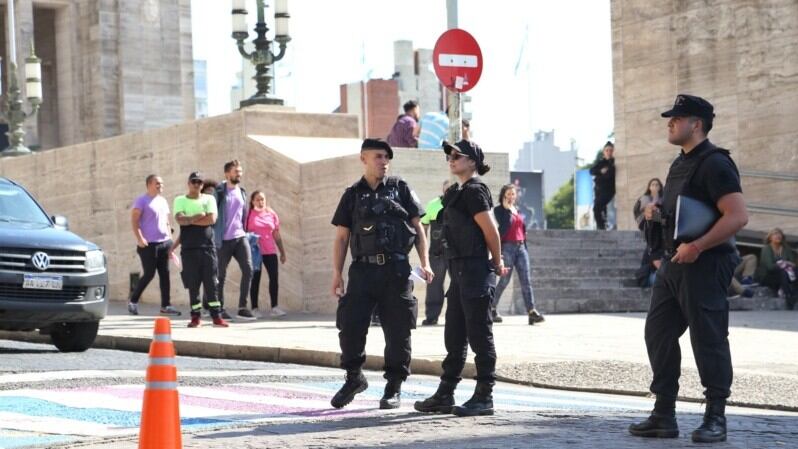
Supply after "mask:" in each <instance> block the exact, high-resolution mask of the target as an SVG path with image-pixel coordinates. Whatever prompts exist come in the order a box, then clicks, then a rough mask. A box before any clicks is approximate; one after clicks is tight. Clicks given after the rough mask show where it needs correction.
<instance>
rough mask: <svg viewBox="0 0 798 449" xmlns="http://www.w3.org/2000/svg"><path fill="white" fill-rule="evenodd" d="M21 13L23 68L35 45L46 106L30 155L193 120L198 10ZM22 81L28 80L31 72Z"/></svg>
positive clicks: (149, 0)
mask: <svg viewBox="0 0 798 449" xmlns="http://www.w3.org/2000/svg"><path fill="white" fill-rule="evenodd" d="M5 3H6V2H3V4H2V7H1V9H2V14H0V16H2V18H1V19H0V29H2V32H1V33H0V34H1V35H2V36H0V48H2V58H3V70H4V73H5V70H6V67H7V61H8V58H7V53H8V50H7V48H6V47H7V45H6V23H5V22H6V19H5V17H6V8H5ZM15 5H16V8H15V19H16V29H17V31H16V32H17V34H16V36H17V39H16V42H17V56H18V58H19V60H20V63H22V62H23V60H24V58H25V57H26V56H27V55H29V54H30V46H31V42H34V43H35V47H36V53H37V55H38V56H39V57H40V58H41V59H42V81H43V97H44V103H43V105H42V109H41V112H40V113H39V114H38V116H37V118H36V120H29V122H28V123H27V124H26V126H27V129H26V130H27V132H28V133H29V134H28V137H27V138H26V143H27V144H28V145H30V146H32V147H34V148H35V147H38V148H42V149H47V148H55V147H60V146H66V145H73V144H77V143H81V142H88V141H93V140H97V139H102V138H106V137H111V136H117V135H120V134H125V133H131V132H136V131H141V130H145V129H152V128H158V127H163V126H168V125H172V124H176V123H180V122H183V121H185V120H190V119H193V118H194V87H193V86H194V81H193V61H192V45H191V0H135V1H118V2H109V1H105V0H16V2H15ZM19 74H20V75H19V76H20V77H22V76H24V69H23V68H20V70H19ZM4 78H5V75H4ZM22 84H23V89H24V83H22ZM4 85H6V84H5V79H4ZM0 101H3V102H5V98H0Z"/></svg>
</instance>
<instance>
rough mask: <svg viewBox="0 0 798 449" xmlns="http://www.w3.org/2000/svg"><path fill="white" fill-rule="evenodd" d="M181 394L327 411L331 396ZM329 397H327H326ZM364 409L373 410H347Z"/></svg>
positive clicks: (202, 391) (201, 390)
mask: <svg viewBox="0 0 798 449" xmlns="http://www.w3.org/2000/svg"><path fill="white" fill-rule="evenodd" d="M263 386H268V387H272V388H275V389H279V388H280V385H275V384H269V385H266V384H264V385H263ZM180 393H181V394H186V395H191V396H198V397H203V398H208V399H220V400H228V401H236V402H248V403H251V404H261V405H276V406H282V407H297V408H307V409H313V410H318V409H322V410H324V409H329V408H330V399H332V394H331V393H329V392H327V393H328V394H327V395H323V396H322V398H320V399H318V400H312V399H299V398H291V399H287V398H281V397H276V396H267V395H265V394H264V395H259V396H255V395H248V394H240V393H235V392H232V391H219V390H213V389H210V388H202V387H182V388H180ZM327 396H329V397H327ZM350 408H351V409H365V408H373V404H372V405H371V406H370V407H364V406H358V405H354V406H353V405H349V406H347V409H350Z"/></svg>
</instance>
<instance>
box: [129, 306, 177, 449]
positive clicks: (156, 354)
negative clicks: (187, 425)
mask: <svg viewBox="0 0 798 449" xmlns="http://www.w3.org/2000/svg"><path fill="white" fill-rule="evenodd" d="M146 382H147V384H146V386H145V388H144V404H143V405H142V409H141V430H140V432H139V449H182V447H183V440H182V436H181V434H180V405H179V399H178V396H177V368H175V346H174V344H173V343H172V327H171V322H170V321H169V318H156V319H155V331H154V335H153V336H152V343H150V361H149V366H148V367H147V378H146Z"/></svg>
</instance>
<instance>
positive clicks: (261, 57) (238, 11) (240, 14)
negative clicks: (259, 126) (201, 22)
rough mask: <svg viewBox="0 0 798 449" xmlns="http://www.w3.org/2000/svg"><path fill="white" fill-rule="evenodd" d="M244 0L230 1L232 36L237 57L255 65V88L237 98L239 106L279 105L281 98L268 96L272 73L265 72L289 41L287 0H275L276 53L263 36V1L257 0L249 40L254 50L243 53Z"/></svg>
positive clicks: (264, 32)
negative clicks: (254, 35)
mask: <svg viewBox="0 0 798 449" xmlns="http://www.w3.org/2000/svg"><path fill="white" fill-rule="evenodd" d="M246 3H247V2H246V0H233V39H235V40H236V43H237V44H238V52H239V53H241V56H243V57H244V59H246V60H248V61H250V62H251V63H252V64H254V65H255V70H256V74H255V78H254V79H255V81H256V83H257V87H258V91H257V92H256V93H255V95H253V96H252V97H250V98H248V99H246V100H243V101H241V103H240V106H241V107H242V108H244V107H247V106H252V105H254V104H268V105H282V104H283V100H281V99H279V98H274V97H270V96H269V85H270V84H271V80H272V76H271V75H270V74H269V66H271V65H273V64H274V63H275V62H276V61H279V60H281V59H283V56H285V48H286V44H287V43H288V41H290V40H291V37H290V36H289V35H288V19H289V17H291V16H290V15H289V14H288V0H275V7H274V21H275V36H274V41H276V42H277V43H278V44H279V45H280V51H279V53H277V54H276V55H275V54H274V53H273V52H272V49H271V47H272V41H270V40H268V39H267V38H266V33H267V32H268V31H269V28H268V27H267V26H266V21H265V20H264V9H265V8H266V5H265V1H264V0H257V10H258V23H257V24H256V25H255V32H256V33H257V37H256V38H255V39H253V40H252V43H254V44H255V51H254V52H252V53H247V51H246V50H245V49H244V43H245V40H246V39H247V37H249V32H248V31H247V7H246V6H247V5H246Z"/></svg>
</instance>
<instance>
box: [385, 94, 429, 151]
mask: <svg viewBox="0 0 798 449" xmlns="http://www.w3.org/2000/svg"><path fill="white" fill-rule="evenodd" d="M403 108H404V110H405V113H404V114H402V115H400V116H399V117H398V118H397V119H396V123H394V124H393V127H392V128H391V132H390V134H388V139H387V140H388V145H390V146H392V147H398V148H416V147H418V136H419V133H420V128H419V126H418V120H419V117H421V108H420V107H419V105H418V102H416V101H414V100H410V101H408V102H407V103H405V104H404V106H403Z"/></svg>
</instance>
